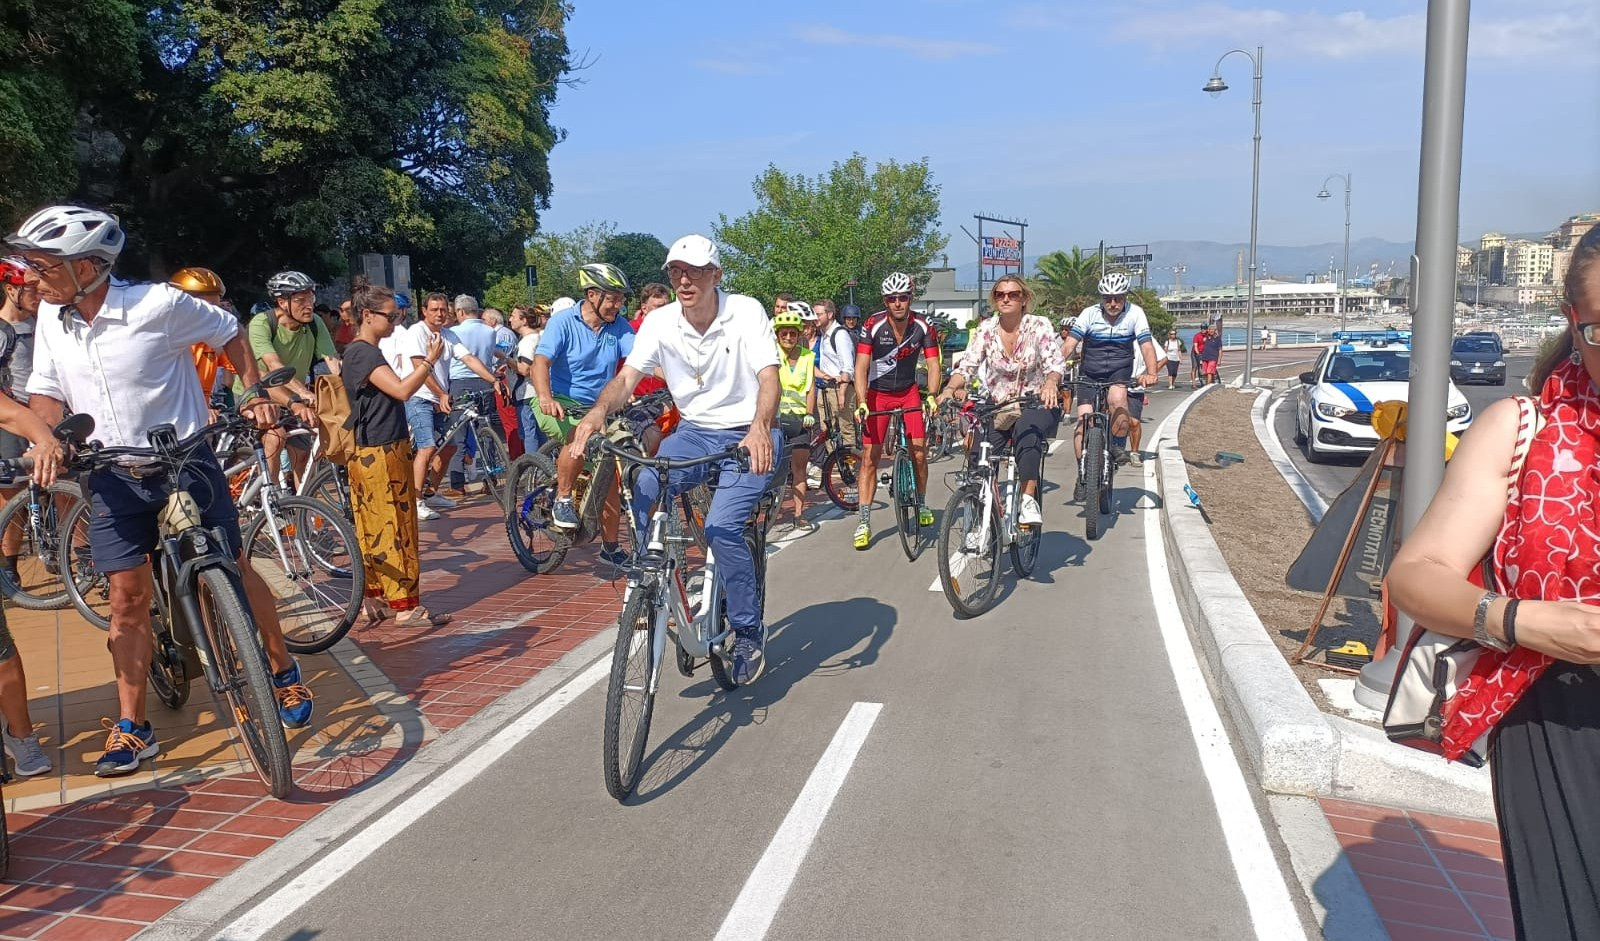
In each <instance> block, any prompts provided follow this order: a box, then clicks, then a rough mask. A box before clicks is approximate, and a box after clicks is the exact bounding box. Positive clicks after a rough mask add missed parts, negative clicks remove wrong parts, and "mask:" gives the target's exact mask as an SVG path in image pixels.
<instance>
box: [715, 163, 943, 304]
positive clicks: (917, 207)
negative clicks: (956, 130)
mask: <svg viewBox="0 0 1600 941" xmlns="http://www.w3.org/2000/svg"><path fill="white" fill-rule="evenodd" d="M753 188H754V190H755V195H756V208H755V209H753V210H751V211H750V212H748V213H745V214H744V215H742V216H740V217H739V218H737V219H734V220H731V221H730V220H729V219H728V217H727V216H726V215H722V216H719V217H718V220H719V221H718V223H717V224H716V225H715V226H714V227H713V236H714V238H715V239H716V240H717V242H718V244H719V245H720V247H721V249H722V263H723V268H724V269H725V270H726V271H727V284H728V286H729V288H730V289H732V290H737V291H740V292H741V293H744V294H750V295H753V296H755V297H758V298H761V299H762V300H763V301H770V300H771V299H772V298H773V297H774V296H775V295H776V294H778V292H780V291H790V292H793V293H794V295H795V296H796V297H799V298H803V299H805V300H815V299H818V298H824V297H826V298H832V299H834V300H835V301H836V302H841V301H843V300H844V299H845V297H846V296H847V293H848V292H847V291H846V289H845V282H847V281H849V280H850V279H851V278H854V279H856V281H857V282H858V286H857V288H856V302H857V303H858V304H860V305H861V306H862V308H863V309H865V310H869V311H870V310H872V309H874V308H873V306H872V305H873V304H875V303H876V302H877V301H878V299H879V298H878V285H879V283H880V282H881V281H882V280H883V277H884V276H885V275H887V274H888V273H889V272H891V271H904V272H906V273H908V274H912V275H915V274H916V273H917V272H919V271H921V270H922V269H924V268H926V267H927V266H928V263H929V262H931V261H932V260H933V258H934V256H936V255H937V254H938V253H939V252H940V251H941V250H943V249H944V247H945V244H946V241H947V240H946V238H945V237H944V236H943V235H942V234H941V233H940V232H939V231H938V229H937V226H938V222H939V187H938V186H937V185H935V184H934V182H933V178H932V172H931V171H930V170H929V169H928V162H927V160H921V161H917V162H914V163H906V164H901V163H896V162H895V161H892V160H891V161H889V162H888V163H880V164H878V165H877V166H875V167H874V168H872V169H871V170H870V171H869V170H868V168H867V161H866V159H865V158H863V157H862V156H861V155H860V154H855V155H853V156H851V157H850V159H848V160H846V161H844V162H842V163H835V164H834V165H833V167H832V169H830V170H829V171H828V172H826V173H822V174H819V175H817V176H816V177H807V176H805V175H803V174H795V175H793V176H791V175H789V174H786V173H784V172H783V171H782V170H779V169H778V168H777V167H776V166H769V167H768V168H767V170H766V172H764V173H762V174H761V176H760V177H759V178H757V179H756V181H755V184H754V187H753Z"/></svg>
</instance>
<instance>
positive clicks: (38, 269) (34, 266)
mask: <svg viewBox="0 0 1600 941" xmlns="http://www.w3.org/2000/svg"><path fill="white" fill-rule="evenodd" d="M16 260H17V261H20V262H22V263H23V264H24V265H26V266H27V268H28V270H29V271H32V272H33V273H34V274H36V275H38V276H39V277H41V278H42V277H44V276H45V275H47V274H49V273H50V272H52V271H54V270H56V269H57V268H64V267H66V265H67V262H68V261H71V259H66V260H63V261H58V262H56V263H55V264H53V265H41V264H40V263H38V262H36V261H34V260H33V259H31V258H26V257H23V258H18V259H16Z"/></svg>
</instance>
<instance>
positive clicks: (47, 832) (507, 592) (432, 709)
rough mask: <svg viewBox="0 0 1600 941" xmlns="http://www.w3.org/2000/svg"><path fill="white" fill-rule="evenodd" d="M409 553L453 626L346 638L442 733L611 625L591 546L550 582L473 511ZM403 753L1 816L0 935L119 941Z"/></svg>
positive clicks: (612, 603) (447, 520) (429, 528)
mask: <svg viewBox="0 0 1600 941" xmlns="http://www.w3.org/2000/svg"><path fill="white" fill-rule="evenodd" d="M423 559H424V561H423V569H424V571H423V600H424V602H425V603H426V604H428V606H429V607H430V608H432V609H433V610H434V611H435V612H437V613H450V614H453V615H454V617H453V619H452V620H451V622H450V623H449V624H447V625H444V626H443V627H439V628H433V629H429V630H417V629H403V628H397V627H395V626H394V625H393V624H392V623H390V624H386V625H379V626H377V627H367V626H365V625H358V626H357V627H356V628H355V629H354V630H353V631H352V632H351V635H350V636H351V639H352V640H354V641H355V642H356V644H357V646H359V647H360V648H361V650H362V652H363V653H365V654H366V655H367V656H368V657H369V658H370V659H371V660H372V661H373V662H374V663H375V664H376V665H378V667H379V668H380V669H382V670H383V672H384V673H385V674H387V675H388V677H389V679H390V680H391V682H393V683H394V685H395V686H396V687H397V688H398V689H399V691H400V692H401V693H402V694H403V695H405V696H407V697H408V698H410V699H411V700H412V701H413V702H415V703H416V704H417V705H418V706H419V707H420V710H421V712H422V714H423V715H424V716H425V717H426V718H427V720H428V721H429V722H430V723H431V724H432V725H433V726H434V727H435V728H436V729H439V730H441V731H444V730H449V729H453V728H455V727H457V726H459V725H460V724H461V723H462V722H465V721H466V720H467V719H468V718H470V717H471V716H473V715H475V714H477V713H478V712H479V711H481V710H482V709H483V708H484V707H485V706H486V705H488V704H489V703H491V702H493V701H494V700H496V699H498V698H499V697H500V696H501V695H503V694H504V693H506V692H508V691H509V690H511V689H513V688H515V687H517V686H520V685H521V684H522V683H524V682H526V681H527V680H528V679H529V678H531V677H533V676H534V675H536V674H537V673H538V672H539V671H540V670H543V669H544V668H545V667H548V666H550V665H551V664H552V663H555V662H556V661H557V660H558V659H560V658H561V656H562V655H563V654H565V653H567V652H568V651H570V650H572V649H573V648H575V647H577V646H578V645H579V644H580V643H582V642H583V641H584V640H586V639H588V638H589V637H592V636H593V635H594V634H596V633H598V632H599V631H601V630H603V629H604V628H605V627H607V626H608V625H609V624H612V623H615V618H616V614H617V610H618V607H619V604H620V590H621V587H620V583H612V582H609V581H607V580H604V579H602V578H601V577H600V576H601V574H602V573H601V572H600V571H599V570H598V569H597V567H596V562H595V560H594V552H593V551H592V549H589V548H582V549H577V550H574V551H573V552H572V554H571V555H570V556H569V558H568V560H567V563H566V564H565V566H564V567H563V570H562V571H561V572H560V573H558V574H555V575H547V576H533V575H530V574H529V573H528V572H527V571H526V570H525V569H523V568H522V566H521V565H519V564H518V563H517V562H516V560H515V558H514V557H513V556H512V554H511V549H510V546H509V545H508V544H507V542H506V539H505V534H504V530H503V529H502V524H501V522H500V517H499V515H498V512H497V511H496V510H495V508H494V507H492V506H490V505H489V504H487V503H482V502H480V503H477V504H468V505H463V506H461V507H458V508H457V509H455V510H452V511H449V512H448V513H447V514H446V515H445V516H444V517H443V518H441V519H439V520H437V521H435V522H432V523H426V524H424V525H423ZM605 574H607V575H608V576H609V569H607V572H606V573H605ZM414 751H415V749H405V750H401V749H394V748H374V749H372V750H369V751H366V752H364V753H359V754H346V755H341V756H337V757H333V758H329V759H325V760H318V761H314V762H307V763H302V764H297V766H296V767H297V771H298V773H297V776H296V784H297V790H296V792H295V793H294V794H293V795H291V798H290V799H289V800H287V801H277V800H272V799H270V798H266V797H263V796H262V795H263V789H262V786H261V784H260V782H259V781H257V780H255V779H254V778H252V777H243V776H232V777H222V778H215V779H212V780H210V781H205V782H202V783H198V784H194V785H189V786H184V787H165V788H151V789H146V790H133V791H128V792H126V793H121V794H116V795H113V796H111V797H106V798H101V799H97V800H92V801H80V802H77V803H73V804H65V805H62V806H59V807H54V808H46V809H41V810H35V811H32V812H26V813H21V812H13V813H11V814H9V815H8V825H9V829H10V832H11V855H12V858H11V866H10V873H9V877H8V882H9V883H10V884H9V885H6V886H4V887H0V939H11V938H34V939H49V941H57V939H74V938H84V939H94V941H118V939H122V938H129V937H132V936H133V935H134V934H137V933H138V932H139V931H141V930H143V929H144V928H145V927H146V926H147V925H149V924H150V923H151V922H153V921H155V920H156V919H158V918H160V917H161V916H162V915H164V914H166V913H167V912H168V911H170V910H172V909H173V908H176V907H177V906H178V905H179V904H181V903H182V902H184V901H186V900H187V899H189V898H191V897H193V896H194V895H195V894H197V893H199V892H200V891H202V890H204V889H205V888H206V887H207V886H210V885H211V884H212V883H213V882H214V881H216V880H217V879H219V878H221V877H223V876H226V875H227V874H228V873H230V872H232V871H233V870H234V869H236V868H238V867H239V866H240V865H242V864H243V863H244V862H246V861H247V860H249V859H251V858H253V857H254V856H256V855H257V854H258V853H260V852H262V851H263V850H265V849H267V848H268V847H270V846H271V845H272V844H273V843H274V842H275V841H276V840H278V839H280V838H282V837H284V836H287V835H288V834H290V833H292V832H294V830H295V829H296V828H298V827H299V826H300V825H301V824H302V823H304V822H305V821H307V820H309V819H311V818H313V817H315V816H316V815H317V814H319V813H321V812H322V811H323V810H326V809H327V808H328V807H329V806H331V805H332V804H333V803H335V802H336V801H338V800H339V799H340V798H341V797H343V796H346V795H348V794H350V793H352V792H354V791H357V790H360V789H361V788H363V787H365V786H367V785H368V784H370V783H372V781H373V780H374V779H375V778H377V777H379V776H381V775H384V774H385V773H387V772H391V771H393V770H394V769H395V768H396V767H398V766H399V765H400V764H401V763H403V762H404V761H405V760H406V759H407V758H408V757H410V755H411V754H412V753H414Z"/></svg>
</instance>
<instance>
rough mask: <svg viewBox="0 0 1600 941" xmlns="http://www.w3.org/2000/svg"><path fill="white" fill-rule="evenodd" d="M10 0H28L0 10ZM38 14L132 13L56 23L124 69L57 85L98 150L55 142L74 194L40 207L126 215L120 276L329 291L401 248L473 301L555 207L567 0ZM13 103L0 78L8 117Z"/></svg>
mask: <svg viewBox="0 0 1600 941" xmlns="http://www.w3.org/2000/svg"><path fill="white" fill-rule="evenodd" d="M19 2H20V3H21V5H22V6H23V7H31V6H32V5H34V4H38V0H12V2H11V3H9V4H8V5H7V9H8V10H11V9H12V8H14V7H16V6H17V5H18V3H19ZM38 7H39V9H40V10H56V9H61V10H64V11H65V12H66V13H67V14H68V15H71V16H75V15H77V14H78V12H80V11H83V10H87V11H90V12H95V11H101V12H104V11H121V12H122V15H123V19H124V21H123V22H122V23H121V25H116V26H112V25H105V24H104V21H105V19H106V16H100V17H99V19H90V20H88V21H87V22H81V21H78V20H70V19H69V20H68V22H69V23H70V24H71V25H70V28H69V29H67V30H66V33H67V34H68V35H70V36H79V37H93V41H94V42H95V43H96V44H103V45H105V47H106V50H107V51H106V54H105V56H104V61H106V62H110V61H112V60H113V59H115V58H116V56H114V55H112V53H117V52H118V50H117V49H116V48H115V47H114V43H113V41H112V40H113V37H120V38H122V39H123V40H125V41H126V42H127V43H128V46H129V50H130V52H129V53H128V54H123V58H127V56H128V55H131V56H132V57H133V59H134V62H135V64H136V69H135V71H134V74H133V75H131V76H127V75H123V74H122V73H120V72H119V73H117V74H116V76H115V77H114V78H113V79H111V80H107V81H102V82H100V83H99V84H84V83H82V82H77V83H76V84H67V83H63V87H64V89H65V91H64V93H62V94H59V95H57V96H56V98H57V99H60V100H59V101H58V102H57V103H58V104H59V106H60V108H61V109H62V110H64V113H66V114H68V115H72V116H75V117H74V118H73V120H75V121H76V122H77V123H76V126H75V127H73V129H72V134H73V137H74V138H75V139H76V140H78V141H82V142H86V143H87V144H88V146H81V145H80V146H78V147H76V148H72V147H68V148H67V149H66V152H69V153H75V154H77V155H78V156H77V159H76V167H75V169H76V171H77V172H76V180H75V183H73V182H71V181H69V183H68V185H62V186H58V187H56V188H54V189H52V190H51V191H50V192H49V194H48V195H49V198H72V199H77V200H82V201H87V202H92V203H99V204H104V205H108V206H109V207H110V208H112V209H114V210H115V211H117V212H118V213H119V214H121V215H122V217H123V219H124V221H125V222H126V223H127V225H128V229H129V234H130V243H129V248H128V251H127V254H126V258H127V261H126V262H125V264H124V266H123V267H124V270H126V271H129V272H130V273H135V274H146V275H150V276H155V277H161V276H165V275H166V274H167V273H169V272H170V271H171V269H173V268H176V267H179V266H181V265H184V264H205V265H207V266H209V267H213V268H215V269H217V270H218V271H220V272H222V273H223V274H224V276H225V277H226V278H227V280H228V281H229V282H230V284H234V285H241V286H242V285H252V284H254V285H259V283H260V282H261V280H262V279H263V278H264V276H265V275H266V274H268V273H270V272H271V271H272V270H274V269H277V268H281V267H285V266H289V265H293V266H295V267H300V268H304V269H306V270H308V271H309V272H311V273H312V274H313V275H316V276H318V277H322V278H327V277H329V276H336V275H339V274H342V273H343V272H344V269H345V268H346V266H347V263H348V259H349V258H350V257H351V256H352V255H354V254H357V253H360V252H365V251H378V252H404V253H408V254H410V255H411V256H412V271H413V275H414V277H415V279H416V281H417V283H419V284H443V285H451V286H459V287H470V286H471V285H472V284H475V283H481V282H482V281H483V278H484V275H485V273H486V272H488V271H490V270H496V269H498V270H502V271H504V270H508V269H510V268H511V267H513V266H514V265H515V264H516V262H517V261H518V260H519V258H520V257H521V254H522V248H523V245H524V243H525V241H526V240H527V238H528V237H529V236H530V235H531V234H532V233H533V232H534V231H535V227H536V223H537V212H538V211H539V210H540V209H542V208H544V206H546V205H547V203H548V197H549V192H550V174H549V166H548V161H547V156H548V153H549V151H550V149H551V148H552V147H553V146H554V145H555V144H556V143H557V142H558V141H559V140H560V139H561V133H560V131H559V130H557V129H556V128H555V127H553V126H552V124H551V123H550V118H549V109H550V106H551V104H552V103H553V101H554V99H555V95H556V92H557V90H558V88H559V85H560V83H561V81H562V79H563V76H565V75H566V74H567V73H568V72H569V70H570V69H571V67H572V66H571V63H570V61H569V58H568V50H567V42H566V36H565V24H566V18H567V16H568V14H569V12H570V8H569V7H568V5H567V4H566V3H564V2H562V0H476V2H468V0H300V2H296V3H292V4H267V3H248V2H247V3H240V2H237V0H181V2H179V0H154V2H150V3H146V4H137V5H135V4H133V3H131V2H127V0H66V2H64V3H62V4H58V5H57V6H56V7H47V6H46V5H43V4H38ZM22 15H23V17H24V18H25V19H26V17H27V15H28V14H27V12H26V10H24V12H23V14H22ZM52 15H53V14H52ZM106 15H109V14H106ZM3 19H4V20H5V21H6V22H8V23H9V22H11V20H10V14H9V13H8V14H5V15H4V17H3ZM30 29H32V27H30ZM0 41H3V38H0ZM85 42H86V41H82V40H80V41H79V45H80V46H82V45H84V44H85ZM20 45H21V46H22V47H27V46H28V44H27V43H22V44H20ZM18 47H19V44H16V43H7V49H8V54H11V52H12V50H15V49H17V48H18ZM62 56H65V57H66V59H65V60H63V61H64V62H65V65H64V66H62V65H59V64H58V67H57V68H56V74H64V73H70V72H71V70H72V69H84V70H86V71H89V72H91V73H92V72H93V71H94V70H95V69H96V68H98V67H99V65H98V64H99V63H100V62H101V61H102V60H101V58H99V57H98V45H96V46H95V47H91V48H90V49H89V52H88V55H87V56H86V55H85V54H84V53H82V52H78V51H73V50H68V51H66V52H63V53H62V54H61V55H60V56H58V57H57V58H61V57H62ZM46 64H49V63H46ZM0 74H4V73H0ZM48 74H49V73H46V77H48ZM74 81H76V79H74ZM12 84H13V85H15V82H13V83H12ZM8 104H9V102H8V101H7V91H6V89H5V83H4V81H3V80H0V115H4V114H6V113H7V112H8V110H9V108H8ZM30 113H32V112H31V111H30ZM41 120H42V119H41ZM54 120H55V122H56V123H57V124H59V123H60V121H59V118H57V119H54ZM5 148H6V145H5V144H3V143H0V152H5ZM7 156H9V153H8V154H7ZM4 159H7V158H6V157H0V160H4ZM8 176H9V174H8ZM59 177H60V174H59V173H58V174H56V178H59ZM35 201H37V200H35ZM140 269H143V270H142V271H141V270H140ZM239 293H244V292H239Z"/></svg>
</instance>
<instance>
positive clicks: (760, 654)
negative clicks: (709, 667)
mask: <svg viewBox="0 0 1600 941" xmlns="http://www.w3.org/2000/svg"><path fill="white" fill-rule="evenodd" d="M766 647H767V629H766V628H764V627H763V628H759V629H757V630H755V631H752V632H749V633H746V632H744V631H740V632H738V633H737V634H735V635H734V639H733V681H734V682H735V683H738V684H739V685H740V686H745V685H747V684H750V683H754V682H755V681H756V680H757V679H760V677H761V673H762V671H763V670H765V669H766V668H767V658H766V657H765V656H764V654H765V652H766Z"/></svg>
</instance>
